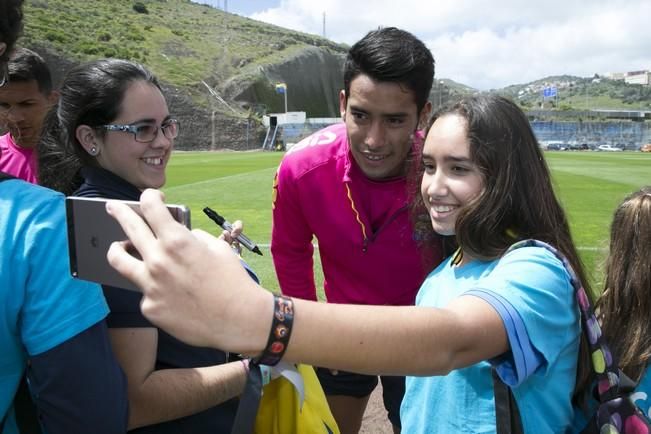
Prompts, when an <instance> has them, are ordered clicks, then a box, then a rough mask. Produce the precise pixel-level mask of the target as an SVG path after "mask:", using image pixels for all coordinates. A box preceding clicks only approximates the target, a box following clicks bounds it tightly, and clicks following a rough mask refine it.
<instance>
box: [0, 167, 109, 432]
mask: <svg viewBox="0 0 651 434" xmlns="http://www.w3.org/2000/svg"><path fill="white" fill-rule="evenodd" d="M0 247H1V248H2V254H1V255H0V349H1V350H0V419H2V418H3V417H4V416H5V414H8V417H7V420H6V422H5V424H6V426H5V431H4V433H6V434H12V433H16V432H17V428H16V426H15V421H14V419H13V411H11V403H12V401H13V397H14V394H15V392H16V389H17V387H18V384H19V381H20V379H21V377H22V375H23V372H24V370H25V365H26V360H27V357H28V355H38V354H41V353H43V352H45V351H48V350H50V349H52V348H53V347H55V346H57V345H59V344H61V343H62V342H65V341H67V340H68V339H70V338H72V337H74V336H75V335H77V334H78V333H80V332H81V331H84V330H86V329H87V328H89V327H91V326H92V325H94V324H96V323H97V322H99V321H101V320H102V319H103V318H104V317H106V315H107V313H108V307H107V306H106V302H105V301H104V297H103V295H102V291H101V288H100V287H99V286H98V285H95V284H92V283H89V282H84V281H81V280H75V279H73V278H72V277H71V276H70V267H69V264H68V247H67V239H66V219H65V208H64V197H63V195H61V194H59V193H55V192H53V191H51V190H47V189H45V188H42V187H38V186H35V185H32V184H28V183H25V182H23V181H19V180H7V181H3V182H0Z"/></svg>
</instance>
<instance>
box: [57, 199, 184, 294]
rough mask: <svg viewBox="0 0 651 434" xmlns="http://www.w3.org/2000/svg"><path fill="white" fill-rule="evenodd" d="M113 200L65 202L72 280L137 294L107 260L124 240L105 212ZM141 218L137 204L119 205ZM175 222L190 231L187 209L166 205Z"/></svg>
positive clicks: (117, 225) (136, 289) (123, 235)
mask: <svg viewBox="0 0 651 434" xmlns="http://www.w3.org/2000/svg"><path fill="white" fill-rule="evenodd" d="M108 200H115V199H100V198H87V197H67V198H66V219H67V223H68V253H69V257H70V273H71V274H72V276H73V277H76V278H78V279H83V280H90V281H92V282H97V283H100V284H102V285H108V286H114V287H117V288H124V289H130V290H132V291H139V289H138V287H137V286H135V285H134V284H133V283H131V281H129V280H128V279H126V278H125V277H122V275H120V274H119V273H118V272H117V271H115V269H114V268H113V267H111V266H110V265H109V263H108V261H107V259H106V252H107V251H108V249H109V247H110V246H111V243H113V242H114V241H124V240H127V236H126V235H125V234H124V231H123V230H122V227H121V226H120V225H119V224H118V222H117V221H115V219H113V217H111V216H110V215H108V214H107V212H106V202H107V201H108ZM118 202H123V203H125V204H127V205H129V206H130V207H131V208H132V209H133V210H134V211H136V212H137V213H138V214H140V203H139V202H137V201H124V200H121V201H118ZM167 209H168V210H169V211H170V214H171V215H172V216H173V217H174V219H175V220H176V221H178V222H179V223H181V224H183V225H184V226H186V227H188V228H190V209H189V208H188V207H186V206H185V205H167Z"/></svg>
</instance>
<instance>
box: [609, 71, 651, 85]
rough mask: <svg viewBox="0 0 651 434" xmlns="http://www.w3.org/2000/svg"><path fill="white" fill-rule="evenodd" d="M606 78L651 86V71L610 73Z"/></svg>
mask: <svg viewBox="0 0 651 434" xmlns="http://www.w3.org/2000/svg"><path fill="white" fill-rule="evenodd" d="M604 77H606V78H609V79H610V80H624V82H625V83H627V84H641V85H643V86H649V85H651V71H649V70H646V71H629V72H609V73H607V74H604Z"/></svg>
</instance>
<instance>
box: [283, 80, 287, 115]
mask: <svg viewBox="0 0 651 434" xmlns="http://www.w3.org/2000/svg"><path fill="white" fill-rule="evenodd" d="M283 95H284V96H285V113H287V85H285V92H283Z"/></svg>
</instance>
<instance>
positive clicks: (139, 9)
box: [133, 2, 149, 14]
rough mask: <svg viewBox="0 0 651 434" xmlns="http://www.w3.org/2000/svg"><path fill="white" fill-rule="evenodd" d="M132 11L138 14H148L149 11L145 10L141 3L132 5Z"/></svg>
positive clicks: (145, 7)
mask: <svg viewBox="0 0 651 434" xmlns="http://www.w3.org/2000/svg"><path fill="white" fill-rule="evenodd" d="M133 10H134V11H136V12H138V13H139V14H148V13H149V11H148V10H147V6H145V4H144V3H143V2H135V3H134V4H133Z"/></svg>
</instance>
